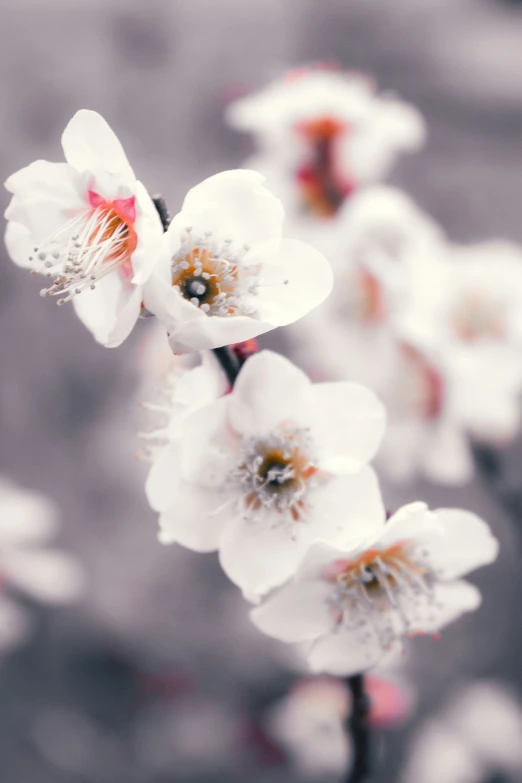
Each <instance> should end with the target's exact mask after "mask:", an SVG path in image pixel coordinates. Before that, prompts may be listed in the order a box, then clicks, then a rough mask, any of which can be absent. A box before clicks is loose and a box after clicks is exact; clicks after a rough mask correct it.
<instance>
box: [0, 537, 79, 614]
mask: <svg viewBox="0 0 522 783" xmlns="http://www.w3.org/2000/svg"><path fill="white" fill-rule="evenodd" d="M0 570H1V571H2V573H3V574H4V575H5V577H6V579H7V580H8V581H9V582H11V583H12V584H14V585H15V586H16V587H17V588H19V589H20V590H23V591H24V592H25V593H27V594H28V595H30V596H31V597H32V598H36V599H37V600H39V601H45V602H48V603H68V602H70V601H74V600H75V599H77V598H78V597H79V595H80V594H81V592H82V589H83V586H84V575H83V571H82V569H81V568H80V566H79V565H78V563H77V562H76V561H75V560H74V559H73V558H72V557H71V556H70V555H69V554H67V553H65V552H60V551H58V550H50V549H47V550H40V551H36V550H24V551H16V552H15V551H4V552H2V553H1V555H0Z"/></svg>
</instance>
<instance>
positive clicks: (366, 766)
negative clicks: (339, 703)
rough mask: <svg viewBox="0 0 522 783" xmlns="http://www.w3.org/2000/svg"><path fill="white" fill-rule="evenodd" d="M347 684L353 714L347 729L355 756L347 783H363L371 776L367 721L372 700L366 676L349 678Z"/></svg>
mask: <svg viewBox="0 0 522 783" xmlns="http://www.w3.org/2000/svg"><path fill="white" fill-rule="evenodd" d="M346 682H347V685H348V687H349V689H350V693H351V694H352V712H351V715H350V718H349V720H348V726H347V728H348V731H349V732H350V735H351V738H352V742H353V750H354V755H353V764H352V766H351V768H350V770H349V772H348V776H347V777H346V779H345V783H362V781H367V780H369V775H370V729H369V727H368V720H367V719H368V712H369V709H370V700H369V698H368V695H367V693H366V691H365V688H364V674H356V675H355V676H354V677H348V678H347V680H346Z"/></svg>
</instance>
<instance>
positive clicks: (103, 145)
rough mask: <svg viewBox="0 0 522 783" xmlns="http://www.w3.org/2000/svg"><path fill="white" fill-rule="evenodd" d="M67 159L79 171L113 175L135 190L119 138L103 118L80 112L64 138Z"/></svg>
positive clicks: (91, 112) (90, 112)
mask: <svg viewBox="0 0 522 783" xmlns="http://www.w3.org/2000/svg"><path fill="white" fill-rule="evenodd" d="M62 147H63V152H64V155H65V159H66V160H67V162H68V163H70V164H71V166H74V168H75V169H78V171H89V172H92V173H96V172H97V171H98V170H101V171H103V172H106V173H108V174H111V175H114V176H115V178H117V179H118V181H119V182H120V183H125V184H127V185H129V186H132V185H133V183H134V180H135V176H134V172H133V170H132V168H131V167H130V164H129V161H128V160H127V156H126V155H125V152H124V151H123V147H122V146H121V144H120V142H119V140H118V137H117V136H116V134H115V133H114V131H113V130H112V129H111V128H110V126H109V125H108V123H107V122H106V121H105V120H104V119H103V117H102V116H101V115H100V114H98V113H97V112H95V111H89V110H88V109H81V110H80V111H78V112H76V114H75V115H74V117H73V118H72V119H71V120H70V121H69V123H68V125H67V127H66V128H65V130H64V132H63V134H62Z"/></svg>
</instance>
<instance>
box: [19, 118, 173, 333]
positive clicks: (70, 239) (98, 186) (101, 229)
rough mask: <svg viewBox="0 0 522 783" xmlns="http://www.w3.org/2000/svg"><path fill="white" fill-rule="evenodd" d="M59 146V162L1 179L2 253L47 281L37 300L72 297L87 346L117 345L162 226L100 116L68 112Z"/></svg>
mask: <svg viewBox="0 0 522 783" xmlns="http://www.w3.org/2000/svg"><path fill="white" fill-rule="evenodd" d="M62 147H63V151H64V155H65V159H66V161H67V162H66V163H49V162H48V161H43V160H38V161H36V162H35V163H32V164H31V165H30V166H27V167H26V168H24V169H21V170H20V171H17V172H16V173H15V174H12V175H11V176H10V177H9V178H8V179H7V181H6V183H5V186H6V188H7V190H9V191H10V192H11V193H12V194H13V197H12V199H11V203H10V204H9V206H8V208H7V210H6V213H5V216H6V218H7V219H8V221H9V222H8V225H7V231H6V245H7V249H8V252H9V254H10V256H11V258H12V259H13V261H14V262H15V263H16V264H19V265H20V266H23V267H27V268H29V269H31V270H33V271H34V272H39V273H41V274H44V275H46V276H47V277H49V278H50V279H51V280H52V282H51V285H50V286H49V287H48V288H46V289H43V290H42V295H49V296H53V297H58V304H63V303H64V302H68V301H70V300H72V301H73V304H74V307H75V310H76V312H77V314H78V316H79V318H80V319H81V320H82V321H83V323H84V324H85V325H86V326H87V328H88V329H90V331H91V332H92V333H93V335H94V337H95V338H96V340H97V341H98V342H100V343H102V344H104V345H107V346H116V345H119V344H120V343H121V342H122V341H123V340H124V339H125V338H126V337H127V336H128V334H129V333H130V331H131V330H132V328H133V326H134V324H135V322H136V320H137V318H138V316H139V314H140V311H141V306H142V290H143V284H144V283H145V282H146V280H147V279H148V277H149V275H150V273H151V271H152V269H153V267H154V265H155V264H156V263H157V261H158V260H159V258H160V253H161V251H162V250H163V243H162V235H163V229H162V226H161V221H160V219H159V216H158V213H157V211H156V208H155V206H154V203H153V202H152V200H151V198H150V196H149V195H148V193H147V191H146V190H145V188H144V186H143V185H142V183H141V182H139V181H138V180H137V179H136V177H135V175H134V172H133V170H132V168H131V167H130V165H129V162H128V160H127V158H126V156H125V153H124V151H123V148H122V146H121V144H120V142H119V141H118V139H117V137H116V135H115V134H114V133H113V131H112V130H111V128H110V127H109V126H108V125H107V123H106V122H105V120H104V119H103V118H102V117H101V116H100V115H99V114H97V113H96V112H93V111H87V110H82V111H79V112H77V113H76V114H75V115H74V117H73V118H72V120H71V121H70V122H69V124H68V125H67V127H66V129H65V131H64V133H63V135H62ZM80 294H81V296H80Z"/></svg>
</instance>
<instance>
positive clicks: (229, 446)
mask: <svg viewBox="0 0 522 783" xmlns="http://www.w3.org/2000/svg"><path fill="white" fill-rule="evenodd" d="M229 406H230V396H229V395H226V396H225V397H222V398H221V399H219V400H216V402H213V403H210V404H208V405H205V406H203V407H201V408H198V409H197V410H195V411H193V412H192V413H189V414H188V415H187V416H186V418H185V419H183V423H182V430H181V452H180V453H181V470H182V473H183V478H185V479H186V480H187V481H193V482H195V483H197V484H199V485H200V486H201V487H202V488H203V487H213V488H216V487H220V486H222V485H223V482H224V480H225V478H226V475H227V473H228V471H229V470H230V468H231V466H232V464H233V459H234V452H235V449H236V446H237V436H236V434H235V432H234V431H233V430H232V428H231V427H230V425H229V424H228V411H229Z"/></svg>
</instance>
